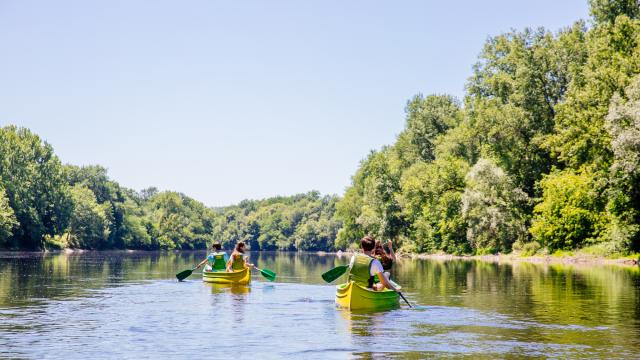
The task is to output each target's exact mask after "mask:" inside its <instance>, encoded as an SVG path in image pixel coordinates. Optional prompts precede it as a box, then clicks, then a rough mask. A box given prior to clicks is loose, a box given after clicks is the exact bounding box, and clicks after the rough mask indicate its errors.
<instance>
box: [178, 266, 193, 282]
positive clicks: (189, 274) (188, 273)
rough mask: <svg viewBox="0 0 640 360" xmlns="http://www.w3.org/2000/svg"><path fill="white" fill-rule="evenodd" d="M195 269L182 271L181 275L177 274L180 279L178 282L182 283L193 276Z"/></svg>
mask: <svg viewBox="0 0 640 360" xmlns="http://www.w3.org/2000/svg"><path fill="white" fill-rule="evenodd" d="M195 269H196V268H193V269H188V270H184V271H180V272H179V273H177V274H176V278H178V281H182V280H184V279H186V278H188V277H189V276H191V274H193V271H194V270H195Z"/></svg>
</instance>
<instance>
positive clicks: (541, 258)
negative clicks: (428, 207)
mask: <svg viewBox="0 0 640 360" xmlns="http://www.w3.org/2000/svg"><path fill="white" fill-rule="evenodd" d="M202 251H206V249H198V250H175V249H173V250H140V249H136V250H134V249H112V250H86V249H61V250H35V251H30V250H8V249H0V254H1V253H5V254H6V253H14V254H18V253H41V254H83V253H108V252H124V253H154V252H157V253H181V252H185V253H186V252H202ZM249 252H251V251H249ZM257 252H265V253H275V252H293V253H297V251H279V250H267V251H257ZM299 253H308V254H316V255H319V256H325V255H335V256H338V257H341V256H350V255H351V254H352V253H353V252H352V251H350V250H347V251H341V250H338V251H300V252H299ZM396 255H397V256H398V257H399V258H402V259H421V260H441V261H451V260H467V261H471V260H476V261H485V262H492V263H500V262H528V263H534V264H572V265H585V266H591V265H594V266H595V265H618V266H627V267H633V266H640V256H638V257H636V258H634V257H621V258H613V259H611V258H606V257H602V256H595V255H586V254H577V255H534V256H520V255H518V254H496V255H452V254H416V253H402V252H397V253H396Z"/></svg>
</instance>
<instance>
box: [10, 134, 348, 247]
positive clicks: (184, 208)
mask: <svg viewBox="0 0 640 360" xmlns="http://www.w3.org/2000/svg"><path fill="white" fill-rule="evenodd" d="M336 201H337V198H335V197H328V196H326V197H320V195H319V194H318V193H317V192H310V193H308V194H301V195H296V196H291V197H277V198H273V199H268V200H263V201H248V200H247V201H243V202H242V203H240V205H238V206H232V207H228V208H222V209H211V208H207V207H206V206H204V205H203V204H202V203H200V202H198V201H196V200H193V199H191V198H189V197H188V196H185V195H184V194H180V193H176V192H171V191H164V192H159V191H158V190H157V189H155V188H149V189H145V190H142V191H140V192H136V191H134V190H131V189H127V188H124V187H122V186H120V185H119V184H118V183H117V182H115V181H113V180H111V179H109V178H108V176H107V171H106V169H105V168H103V167H100V166H83V167H78V166H73V165H63V164H62V163H61V162H60V160H59V159H58V157H57V156H56V155H55V154H54V153H53V149H52V147H51V146H50V145H49V144H47V143H44V142H42V140H41V139H40V138H39V137H38V136H37V135H35V134H33V133H32V132H30V131H29V130H28V129H25V128H17V127H15V126H7V127H4V128H0V248H5V249H59V248H81V249H147V250H153V249H202V248H205V247H206V246H207V244H211V242H213V241H214V240H217V241H222V242H223V243H224V245H225V246H226V247H232V246H233V245H234V244H235V243H236V242H237V241H240V240H243V241H247V242H248V243H249V244H250V245H251V247H252V248H253V249H264V250H275V249H280V250H320V249H331V248H332V247H333V240H334V239H335V235H336V233H337V231H338V229H339V228H340V223H339V222H337V221H336V220H335V219H334V213H335V204H336Z"/></svg>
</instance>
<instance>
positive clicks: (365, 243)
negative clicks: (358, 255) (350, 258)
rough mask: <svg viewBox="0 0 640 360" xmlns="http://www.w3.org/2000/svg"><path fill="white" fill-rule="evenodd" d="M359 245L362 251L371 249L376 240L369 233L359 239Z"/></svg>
mask: <svg viewBox="0 0 640 360" xmlns="http://www.w3.org/2000/svg"><path fill="white" fill-rule="evenodd" d="M360 246H361V247H362V250H364V251H371V250H373V248H374V247H375V246H376V241H375V240H373V238H372V237H371V236H369V235H367V236H365V237H363V238H362V240H360Z"/></svg>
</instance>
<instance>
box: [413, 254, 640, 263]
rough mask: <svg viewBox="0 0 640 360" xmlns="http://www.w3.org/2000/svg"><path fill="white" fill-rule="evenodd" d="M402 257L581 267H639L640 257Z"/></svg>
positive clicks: (507, 255) (515, 255) (444, 255)
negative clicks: (575, 265)
mask: <svg viewBox="0 0 640 360" xmlns="http://www.w3.org/2000/svg"><path fill="white" fill-rule="evenodd" d="M401 256H402V257H406V258H417V259H435V260H482V261H488V262H530V263H537V264H581V265H620V266H638V264H639V260H640V259H639V257H638V256H637V255H636V256H630V257H621V258H615V259H609V258H605V257H600V256H593V255H583V254H577V255H574V254H571V255H566V254H563V255H535V256H520V255H518V254H497V255H473V256H472V255H461V256H459V255H449V254H402V255H401Z"/></svg>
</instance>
